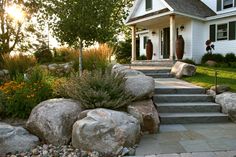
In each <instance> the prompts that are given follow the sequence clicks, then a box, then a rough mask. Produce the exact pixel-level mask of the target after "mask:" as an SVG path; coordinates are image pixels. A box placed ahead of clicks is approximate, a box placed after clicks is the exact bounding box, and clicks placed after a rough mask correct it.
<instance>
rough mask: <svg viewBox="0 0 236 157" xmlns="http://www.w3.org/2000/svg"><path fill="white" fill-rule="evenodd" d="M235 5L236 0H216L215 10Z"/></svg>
mask: <svg viewBox="0 0 236 157" xmlns="http://www.w3.org/2000/svg"><path fill="white" fill-rule="evenodd" d="M233 7H236V0H217V11H221V10H224V9H228V8H233Z"/></svg>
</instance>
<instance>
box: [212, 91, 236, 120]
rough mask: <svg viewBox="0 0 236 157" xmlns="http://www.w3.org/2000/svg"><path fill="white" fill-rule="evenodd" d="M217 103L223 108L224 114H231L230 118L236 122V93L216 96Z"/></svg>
mask: <svg viewBox="0 0 236 157" xmlns="http://www.w3.org/2000/svg"><path fill="white" fill-rule="evenodd" d="M215 101H216V103H218V104H220V105H221V107H222V112H223V113H226V114H229V117H230V118H231V119H232V120H233V121H234V122H236V93H230V92H226V93H222V94H219V95H217V96H216V100H215Z"/></svg>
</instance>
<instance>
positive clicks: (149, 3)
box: [146, 0, 152, 11]
mask: <svg viewBox="0 0 236 157" xmlns="http://www.w3.org/2000/svg"><path fill="white" fill-rule="evenodd" d="M148 10H152V0H146V11H148Z"/></svg>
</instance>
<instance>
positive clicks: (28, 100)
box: [0, 69, 52, 118]
mask: <svg viewBox="0 0 236 157" xmlns="http://www.w3.org/2000/svg"><path fill="white" fill-rule="evenodd" d="M38 73H39V71H38V70H37V69H34V71H33V72H32V74H31V77H29V79H28V80H27V81H21V82H18V81H11V82H7V83H5V84H3V85H2V86H0V91H1V92H3V94H4V95H5V97H6V105H5V115H7V116H10V117H18V118H27V117H28V116H29V114H30V112H31V110H32V109H33V108H34V107H35V106H36V105H37V104H39V103H40V102H42V101H44V100H47V99H50V98H52V89H51V86H50V84H49V83H48V82H47V81H46V79H45V77H44V76H43V77H41V76H40V77H38V76H37V75H38ZM32 76H33V77H32ZM19 80H21V79H19Z"/></svg>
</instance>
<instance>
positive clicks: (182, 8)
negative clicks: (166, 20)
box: [126, 0, 216, 23]
mask: <svg viewBox="0 0 236 157" xmlns="http://www.w3.org/2000/svg"><path fill="white" fill-rule="evenodd" d="M141 1H142V0H136V1H135V3H134V6H133V8H132V10H131V12H130V15H129V17H128V19H127V21H126V22H127V23H129V22H132V21H136V20H138V19H142V18H145V17H147V16H148V17H149V16H154V15H157V14H161V13H163V10H165V12H166V11H167V9H163V10H161V11H157V12H153V13H149V14H145V15H143V16H138V17H132V15H133V13H134V12H135V11H136V9H137V8H138V6H139V5H140V3H141ZM161 1H162V2H163V4H164V5H166V7H167V8H168V9H169V11H171V12H176V13H182V14H186V15H189V16H194V17H197V18H206V17H210V16H215V15H216V13H215V12H214V11H213V10H211V9H210V8H209V7H208V6H207V5H206V4H205V3H203V2H202V1H201V0H161Z"/></svg>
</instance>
